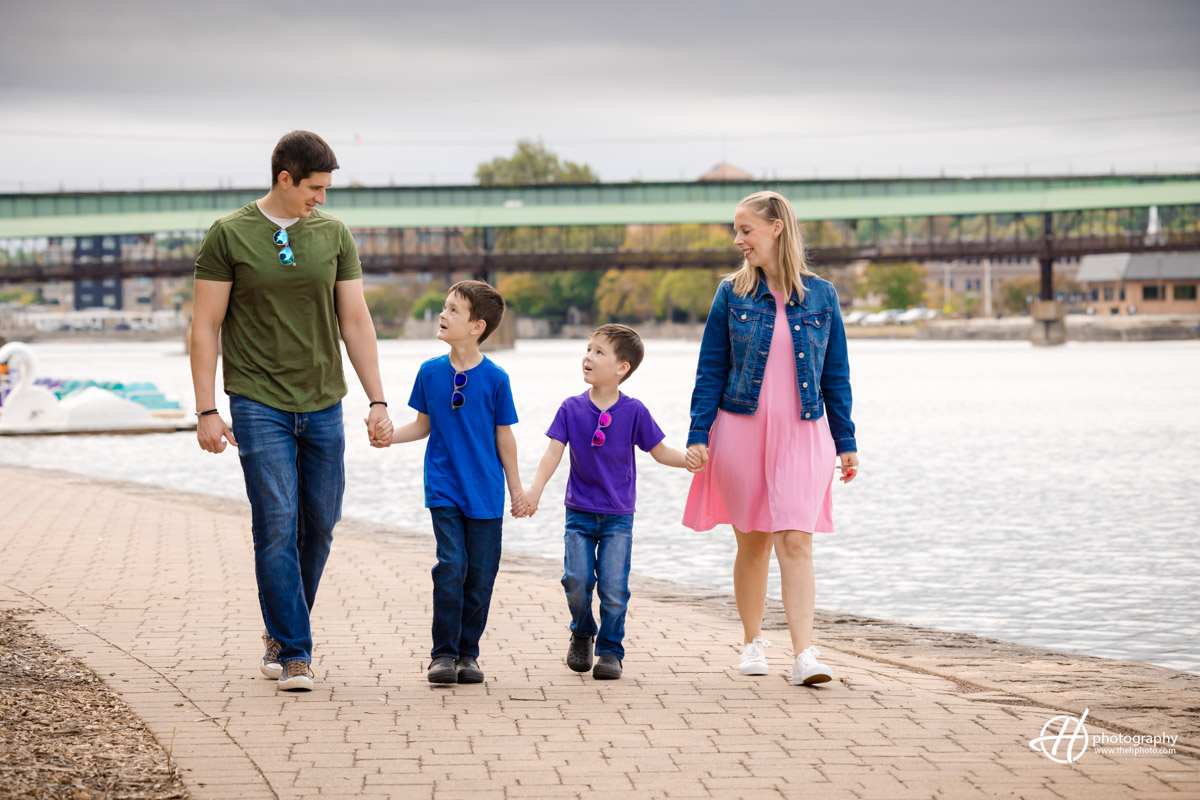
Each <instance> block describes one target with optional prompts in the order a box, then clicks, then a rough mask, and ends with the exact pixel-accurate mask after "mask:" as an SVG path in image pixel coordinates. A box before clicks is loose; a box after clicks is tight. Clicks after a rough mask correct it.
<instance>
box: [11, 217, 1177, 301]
mask: <svg viewBox="0 0 1200 800" xmlns="http://www.w3.org/2000/svg"><path fill="white" fill-rule="evenodd" d="M1157 214H1158V230H1157V231H1152V232H1151V233H1147V229H1148V228H1150V227H1152V226H1151V225H1150V211H1149V210H1148V209H1146V208H1132V209H1130V208H1125V209H1120V208H1117V209H1099V210H1087V211H1064V212H1055V213H1053V214H1050V215H1046V214H1015V213H1014V214H977V215H969V216H928V217H890V218H873V219H862V220H814V221H810V222H808V223H806V224H805V229H806V236H807V240H808V245H809V250H810V252H811V253H812V255H813V258H814V260H815V261H816V262H817V263H822V264H835V263H843V262H847V261H853V260H857V259H871V260H878V261H901V260H916V261H923V260H953V259H963V258H998V257H1005V256H1021V257H1036V258H1045V257H1054V256H1082V255H1087V254H1090V253H1111V252H1145V251H1156V250H1160V251H1161V250H1196V249H1200V206H1196V205H1181V206H1167V207H1159V208H1158V210H1157ZM1047 216H1049V226H1048V230H1047V224H1046V223H1047ZM354 235H355V239H356V241H357V244H358V249H359V255H360V257H361V259H362V261H363V265H364V268H365V269H367V270H368V271H373V272H388V271H445V270H471V271H474V272H480V271H485V270H499V271H542V270H559V269H607V268H609V267H618V268H624V267H643V268H651V269H660V268H664V269H665V268H677V267H700V268H712V269H725V268H728V267H731V266H734V265H736V264H737V263H738V262H739V261H740V258H741V256H740V253H739V252H738V251H737V249H736V248H734V247H733V232H732V229H731V226H728V225H723V224H687V225H597V226H583V225H580V226H553V227H552V226H542V227H528V228H520V227H516V228H499V229H496V228H365V229H357V230H355V231H354ZM202 236H203V232H202V231H180V232H173V233H156V234H138V235H122V236H108V237H102V236H97V237H78V238H71V237H58V238H47V237H41V238H38V237H30V238H24V239H0V281H3V282H6V283H12V282H22V281H47V280H56V279H57V280H78V279H85V278H107V277H132V276H141V275H145V276H155V275H164V276H165V275H186V274H189V273H190V272H191V271H192V269H193V265H194V263H195V258H196V253H197V251H198V248H199V244H200V240H201V238H202Z"/></svg>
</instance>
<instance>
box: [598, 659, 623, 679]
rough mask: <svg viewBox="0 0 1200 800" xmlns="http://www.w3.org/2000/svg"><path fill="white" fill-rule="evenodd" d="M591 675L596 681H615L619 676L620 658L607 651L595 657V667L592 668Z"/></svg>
mask: <svg viewBox="0 0 1200 800" xmlns="http://www.w3.org/2000/svg"><path fill="white" fill-rule="evenodd" d="M592 677H593V678H595V679H596V680H598V681H615V680H616V679H617V678H619V677H621V659H619V658H617V657H616V656H614V655H611V654H609V653H605V654H603V655H602V656H600V658H598V659H596V668H595V669H593V670H592Z"/></svg>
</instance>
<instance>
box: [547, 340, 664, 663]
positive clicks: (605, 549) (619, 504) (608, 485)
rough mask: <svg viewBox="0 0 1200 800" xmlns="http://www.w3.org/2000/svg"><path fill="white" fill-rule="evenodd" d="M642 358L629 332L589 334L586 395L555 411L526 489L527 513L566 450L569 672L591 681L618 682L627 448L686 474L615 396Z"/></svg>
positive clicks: (649, 421)
mask: <svg viewBox="0 0 1200 800" xmlns="http://www.w3.org/2000/svg"><path fill="white" fill-rule="evenodd" d="M643 353H644V351H643V348H642V339H641V337H640V336H638V334H637V331H635V330H634V329H633V328H630V327H628V326H627V325H601V326H600V327H599V328H597V329H596V330H594V331H593V332H592V337H591V339H590V340H589V341H588V347H587V354H586V355H585V356H584V357H583V380H584V382H585V383H588V384H590V385H591V388H590V389H588V391H586V392H584V393H583V394H580V395H576V396H575V397H568V398H567V399H566V400H564V401H563V403H562V405H561V406H559V409H558V413H557V414H555V415H554V422H552V423H550V430H548V431H546V435H547V436H549V437H550V444H549V445H548V446H547V447H546V453H545V455H543V456H542V460H541V463H540V464H538V470H537V475H535V476H534V479H533V483H532V484H531V485H530V487H529V489H527V490H526V491H525V501H526V503H527V504H528V508H529V509H531V510H530V512H529V513H531V514H532V513H533V512H534V511H536V510H537V504H538V500H539V499H540V498H541V496H542V490H544V489H545V488H546V482H547V481H549V480H550V476H551V475H553V474H554V470H555V469H556V468H557V467H558V464H559V462H560V461H561V460H562V454H563V450H565V449H566V447H567V445H570V447H571V474H570V476H569V477H568V479H567V497H566V506H567V522H566V534H565V535H564V537H563V539H564V542H565V544H566V556H565V557H564V558H563V568H564V571H563V578H562V585H563V588H564V589H566V591H567V605H568V606H569V607H570V610H571V644H570V646H569V647H568V649H567V666H569V667H570V668H571V669H573V670H575V671H576V672H587V671H588V670H589V669H591V670H592V677H594V678H597V679H599V680H612V679H615V678H619V677H621V661H622V660H623V659H624V658H625V649H624V648H623V647H622V646H621V641H622V640H623V639H624V638H625V609H626V606H627V605H628V604H629V562H630V554H631V552H632V550H633V511H634V500H635V497H636V494H637V470H636V468H635V466H634V458H633V456H634V453H633V448H634V446H635V445H636V446H637V447H640V448H641V449H642V450H646V451H649V453H650V455H651V456H652V457H653V458H654V460H655V461H657V462H658V463H660V464H666V465H667V466H669V467H680V468H686V456H685V455H684V454H683V452H682V451H680V450H676V449H674V448H672V447H667V446H666V445H665V444H664V443H663V439H664V438H665V437H664V435H663V432H662V431H661V430H660V429H659V427H658V425H657V424H656V423H655V422H654V418H653V417H651V416H650V412H649V411H648V410H646V407H645V406H644V405H642V404H641V403H640V402H639V401H638V400H636V399H634V398H632V397H630V396H629V395H626V394H621V390H620V389H619V388H618V387H619V385H620V384H621V382H622V381H624V380H625V379H626V378H628V377H629V376H630V375H632V374H633V371H634V370H635V369H637V368H638V365H639V364H641V363H642V355H643ZM593 588H596V589H598V590H599V594H600V627H599V628H597V627H596V620H595V617H593V616H592V589H593ZM593 640H595V653H596V656H597V661H596V666H595V669H592V650H593V647H592V644H593Z"/></svg>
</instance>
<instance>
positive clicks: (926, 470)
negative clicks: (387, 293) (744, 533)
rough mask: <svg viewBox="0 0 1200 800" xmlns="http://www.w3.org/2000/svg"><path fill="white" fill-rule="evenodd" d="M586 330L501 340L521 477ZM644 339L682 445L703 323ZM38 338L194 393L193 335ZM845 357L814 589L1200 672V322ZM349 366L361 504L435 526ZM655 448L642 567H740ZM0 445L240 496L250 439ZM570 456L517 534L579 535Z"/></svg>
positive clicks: (79, 366)
mask: <svg viewBox="0 0 1200 800" xmlns="http://www.w3.org/2000/svg"><path fill="white" fill-rule="evenodd" d="M583 350H584V344H583V342H580V341H523V342H520V343H518V346H517V348H516V349H515V350H510V351H504V352H501V353H498V354H494V355H493V356H492V357H493V359H494V360H495V361H496V362H497V363H498V364H500V365H501V366H502V367H504V368H505V369H506V370H507V371H508V372H509V375H510V376H511V378H512V383H513V389H514V395H515V398H516V405H517V411H518V414H519V415H520V418H521V423H520V424H519V425H518V426H516V429H515V430H516V433H517V442H518V448H519V458H520V467H521V474H522V478H523V480H524V481H525V483H526V484H528V482H529V481H530V480H531V479H532V477H533V473H534V470H535V468H536V466H537V462H538V459H539V458H540V456H541V453H542V451H543V449H544V447H545V441H546V439H545V436H544V431H545V429H546V427H547V426H548V425H549V423H550V420H551V419H552V417H553V415H554V411H555V409H556V408H557V406H558V403H559V402H560V401H561V400H562V398H563V397H565V396H567V395H569V394H574V393H578V392H581V391H583V390H584V388H585V384H584V383H583V381H582V378H581V377H580V369H579V361H580V358H581V356H582V353H583ZM646 351H647V352H646V360H645V362H644V363H643V365H642V367H641V368H640V370H639V371H638V372H637V373H636V374H635V375H634V376H633V377H632V378H631V379H630V380H629V381H628V382H627V383H626V384H625V385H624V386H623V388H624V389H626V390H627V391H628V392H629V393H631V394H633V395H634V396H636V397H638V398H640V399H641V400H642V401H643V402H645V403H646V405H647V406H648V407H649V408H650V410H651V412H652V413H653V414H654V416H655V417H656V419H657V420H658V422H659V424H660V425H661V426H662V428H663V430H664V431H665V432H666V433H667V442H668V444H670V445H673V446H676V447H682V446H683V444H684V442H685V440H686V432H687V426H688V415H687V410H688V403H689V397H690V392H691V383H692V376H693V375H694V372H695V365H696V355H697V351H698V345H697V344H696V343H693V342H680V341H648V342H647V343H646ZM442 352H444V346H443V345H441V344H440V343H439V342H436V341H420V342H409V341H385V342H381V343H380V358H381V364H382V370H383V375H384V382H385V387H386V390H387V392H388V397H389V399H390V401H391V403H392V405H391V410H392V412H393V417H394V418H395V419H396V420H397V421H407V420H408V419H409V418H410V416H411V411H410V410H408V409H406V408H405V401H406V400H407V398H408V393H409V391H410V389H411V387H412V380H413V377H414V375H415V373H416V369H417V367H418V365H419V364H420V362H421V361H422V360H423V359H425V358H428V357H430V356H434V355H440V354H441V353H442ZM37 353H38V356H39V358H40V361H41V366H40V374H42V375H48V376H55V377H62V378H94V379H97V380H126V381H130V380H150V381H153V382H155V383H157V384H158V385H159V387H160V388H162V389H164V390H169V391H175V392H178V393H179V394H180V395H181V396H182V397H183V398H184V400H185V401H186V404H187V405H189V406H190V404H191V390H190V373H189V369H188V361H187V357H186V356H185V355H184V354H183V351H182V348H181V346H180V345H179V344H178V343H177V342H157V343H136V344H131V343H70V344H67V343H46V344H42V345H39V346H38V347H37ZM850 359H851V361H850V364H851V377H852V381H853V385H854V392H855V407H854V418H855V422H856V424H857V426H858V442H859V448H860V453H859V455H860V458H861V461H862V468H861V473H860V476H859V477H858V479H857V480H855V481H854V483H852V484H851V485H849V486H842V485H841V484H840V483H837V482H835V486H834V523H835V528H836V532H835V533H830V534H818V535H817V539H816V542H815V544H814V557H815V560H816V570H817V605H818V607H820V608H825V609H829V610H835V611H845V612H852V613H858V614H864V615H869V616H875V617H883V618H887V619H893V620H898V621H903V622H910V623H914V624H918V625H925V626H929V627H934V628H941V629H944V630H952V631H965V632H970V633H975V634H980V635H985V636H994V637H997V638H1001V639H1006V640H1010V641H1015V642H1024V643H1027V644H1034V645H1042V646H1046V647H1053V648H1058V649H1063V650H1070V651H1074V652H1079V653H1087V654H1091V655H1097V656H1105V657H1112V658H1124V659H1133V660H1139V661H1146V662H1149V663H1154V664H1160V665H1163V666H1168V667H1174V668H1176V669H1183V670H1190V671H1194V672H1200V591H1197V588H1196V587H1197V586H1200V559H1198V558H1197V555H1198V552H1200V543H1198V538H1197V534H1198V533H1200V478H1198V476H1200V342H1194V341H1188V342H1149V343H1077V342H1071V343H1069V344H1068V345H1066V346H1065V347H1058V348H1045V349H1042V348H1033V347H1032V346H1030V345H1029V344H1027V343H1023V342H912V341H877V340H852V341H851V342H850ZM347 370H348V373H349V374H348V376H347V377H348V380H349V382H350V384H351V391H350V395H349V396H348V398H347V426H348V429H349V439H348V445H347V454H346V461H347V470H348V480H347V483H348V486H347V492H346V499H345V507H344V513H345V514H346V516H352V517H359V518H363V519H368V520H373V521H376V522H379V523H385V524H388V525H397V526H402V527H405V528H411V529H415V530H420V531H426V532H429V531H430V525H429V517H428V513H427V512H426V511H425V510H424V508H423V507H422V502H423V492H422V484H421V465H422V457H423V453H424V446H423V444H414V445H405V446H396V447H393V448H391V449H389V450H382V451H381V450H375V449H372V448H370V447H369V446H368V445H367V443H366V436H365V433H364V432H363V431H364V430H365V428H364V427H363V426H362V423H361V421H360V420H361V418H362V417H363V416H365V412H364V409H365V407H366V402H365V397H364V395H363V393H362V390H361V388H360V387H359V386H358V384H357V381H356V380H355V379H354V376H353V370H351V369H350V368H349V362H348V361H347ZM221 406H222V409H223V411H224V410H226V409H227V407H228V404H227V403H225V402H224V398H222V402H221ZM227 418H228V417H227ZM638 458H639V461H638V472H639V476H638V477H639V500H638V513H637V517H636V524H635V549H634V570H635V571H637V572H640V573H643V574H645V575H649V576H653V577H658V578H667V579H671V580H676V581H682V582H685V583H692V584H700V585H705V586H711V587H717V588H721V589H727V590H730V591H732V578H731V574H730V571H731V565H732V559H733V553H734V542H733V536H732V532H731V531H730V530H729V529H728V528H719V529H717V530H716V531H711V532H708V533H695V532H693V531H690V530H688V529H687V528H684V527H683V526H682V525H680V524H679V519H680V516H681V513H682V509H683V503H684V499H685V498H686V495H687V489H688V485H689V481H690V476H689V475H688V474H687V473H686V472H684V471H682V470H674V469H670V468H667V467H662V466H660V465H658V464H656V463H655V462H654V461H653V460H651V459H650V458H649V456H647V455H645V454H639V456H638ZM0 462H3V463H7V464H17V465H29V466H37V467H49V468H56V469H66V470H72V471H75V472H81V473H86V474H90V475H99V476H106V477H112V478H120V479H125V480H133V481H142V482H146V483H154V484H159V485H163V486H169V487H175V488H179V489H185V490H188V491H199V492H209V493H212V494H216V495H222V496H228V497H241V498H244V497H245V494H244V491H243V487H242V477H241V470H240V466H239V464H238V460H237V456H236V455H235V454H234V453H233V451H232V450H227V451H226V453H225V454H222V455H220V456H214V455H210V454H207V453H204V452H202V451H201V450H199V448H198V447H197V446H196V443H195V439H194V436H193V435H192V434H188V433H184V434H160V435H151V436H127V437H120V436H60V437H0ZM566 468H567V460H566V459H564V460H563V464H562V466H560V468H559V471H558V473H557V474H556V475H555V477H554V479H553V480H552V482H551V483H550V485H549V486H548V487H547V489H546V492H545V494H544V495H543V497H542V504H541V505H542V507H541V511H539V512H538V514H537V516H536V517H534V518H532V519H525V520H508V521H506V523H505V530H504V536H505V545H506V547H511V548H514V549H517V550H521V551H525V552H529V553H535V554H539V555H545V556H551V557H561V554H562V518H563V512H562V506H561V504H560V503H561V498H562V495H563V491H564V488H565V481H566ZM2 494H3V487H0V496H2ZM0 524H2V523H0ZM771 592H772V593H773V594H775V595H776V596H778V579H777V575H774V574H773V575H772V583H771Z"/></svg>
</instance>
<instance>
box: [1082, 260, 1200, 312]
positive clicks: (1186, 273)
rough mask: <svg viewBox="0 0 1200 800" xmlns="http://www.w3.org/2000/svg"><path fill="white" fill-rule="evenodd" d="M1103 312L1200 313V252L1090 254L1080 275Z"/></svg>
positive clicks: (1092, 303) (1093, 303)
mask: <svg viewBox="0 0 1200 800" xmlns="http://www.w3.org/2000/svg"><path fill="white" fill-rule="evenodd" d="M1075 279H1076V280H1077V281H1078V282H1079V283H1080V285H1081V286H1082V287H1083V290H1084V293H1085V294H1086V295H1087V298H1088V306H1089V308H1091V309H1092V310H1094V312H1095V313H1097V314H1200V298H1198V291H1197V290H1198V287H1200V254H1198V253H1143V254H1139V255H1130V254H1129V253H1114V254H1112V255H1098V256H1087V257H1086V258H1084V259H1083V264H1082V265H1081V266H1080V268H1079V273H1078V275H1076V278H1075Z"/></svg>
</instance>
